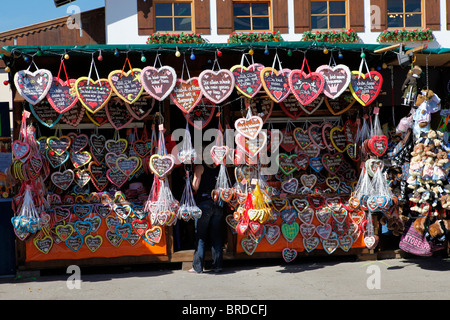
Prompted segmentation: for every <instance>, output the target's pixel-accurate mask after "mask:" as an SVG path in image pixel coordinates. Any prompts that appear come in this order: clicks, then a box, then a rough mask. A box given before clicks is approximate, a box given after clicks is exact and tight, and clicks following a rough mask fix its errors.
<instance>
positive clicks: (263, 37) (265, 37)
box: [227, 31, 283, 43]
mask: <svg viewBox="0 0 450 320" xmlns="http://www.w3.org/2000/svg"><path fill="white" fill-rule="evenodd" d="M279 41H283V37H282V36H281V33H280V31H278V32H233V33H231V34H230V36H229V37H228V40H227V42H228V43H246V42H279Z"/></svg>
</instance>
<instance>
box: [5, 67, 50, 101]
mask: <svg viewBox="0 0 450 320" xmlns="http://www.w3.org/2000/svg"><path fill="white" fill-rule="evenodd" d="M52 81H53V76H52V73H51V72H50V71H49V70H47V69H39V70H36V71H35V72H30V71H28V70H20V71H18V72H16V74H15V75H14V84H15V86H16V89H17V92H18V93H19V94H20V95H21V96H22V97H23V98H24V99H25V100H26V101H28V102H29V103H30V104H32V105H35V104H37V103H39V102H40V101H42V100H43V99H44V98H45V97H46V96H47V93H48V91H49V90H50V87H51V84H52Z"/></svg>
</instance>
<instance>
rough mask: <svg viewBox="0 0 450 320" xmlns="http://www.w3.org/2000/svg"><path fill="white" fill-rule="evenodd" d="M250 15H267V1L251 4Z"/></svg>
mask: <svg viewBox="0 0 450 320" xmlns="http://www.w3.org/2000/svg"><path fill="white" fill-rule="evenodd" d="M252 15H254V16H268V15H269V4H268V3H253V4H252Z"/></svg>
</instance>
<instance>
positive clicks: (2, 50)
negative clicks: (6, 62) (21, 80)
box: [0, 48, 11, 57]
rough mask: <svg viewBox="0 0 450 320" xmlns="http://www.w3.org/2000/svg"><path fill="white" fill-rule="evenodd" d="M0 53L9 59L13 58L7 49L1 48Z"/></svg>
mask: <svg viewBox="0 0 450 320" xmlns="http://www.w3.org/2000/svg"><path fill="white" fill-rule="evenodd" d="M0 53H1V54H3V55H5V56H7V57H11V52H9V51H6V50H5V49H2V48H0Z"/></svg>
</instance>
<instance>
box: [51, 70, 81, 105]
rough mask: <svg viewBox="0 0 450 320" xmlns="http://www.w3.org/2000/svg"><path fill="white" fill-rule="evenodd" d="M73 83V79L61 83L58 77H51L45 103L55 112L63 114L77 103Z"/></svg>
mask: <svg viewBox="0 0 450 320" xmlns="http://www.w3.org/2000/svg"><path fill="white" fill-rule="evenodd" d="M75 82H76V80H75V79H68V80H67V81H63V80H62V79H60V78H58V77H53V81H52V84H51V86H50V90H49V91H48V93H47V101H48V102H49V103H50V105H51V107H52V108H53V109H55V111H56V112H58V113H65V112H67V111H69V110H70V109H72V107H73V106H75V105H76V103H77V102H78V97H77V95H76V91H75Z"/></svg>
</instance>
